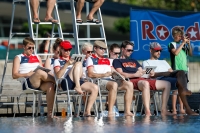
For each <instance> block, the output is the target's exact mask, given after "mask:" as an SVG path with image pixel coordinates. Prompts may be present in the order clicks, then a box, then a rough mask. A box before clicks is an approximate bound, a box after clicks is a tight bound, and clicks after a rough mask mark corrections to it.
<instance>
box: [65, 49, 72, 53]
mask: <svg viewBox="0 0 200 133" xmlns="http://www.w3.org/2000/svg"><path fill="white" fill-rule="evenodd" d="M63 50H64V51H65V52H70V51H71V50H72V49H63Z"/></svg>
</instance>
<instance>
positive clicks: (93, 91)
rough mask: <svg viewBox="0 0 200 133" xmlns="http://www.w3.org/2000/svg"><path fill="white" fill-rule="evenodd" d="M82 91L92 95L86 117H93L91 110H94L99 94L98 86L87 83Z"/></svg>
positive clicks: (83, 85) (82, 87)
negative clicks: (93, 106)
mask: <svg viewBox="0 0 200 133" xmlns="http://www.w3.org/2000/svg"><path fill="white" fill-rule="evenodd" d="M81 89H82V90H84V91H86V92H89V93H90V97H89V99H88V103H87V108H86V112H85V114H84V115H91V108H92V105H93V104H94V102H95V100H96V98H97V94H98V86H97V85H95V84H93V83H91V82H85V83H84V84H82V85H81Z"/></svg>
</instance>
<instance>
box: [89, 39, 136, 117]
mask: <svg viewBox="0 0 200 133" xmlns="http://www.w3.org/2000/svg"><path fill="white" fill-rule="evenodd" d="M106 48H107V46H106V44H105V43H104V42H102V41H95V42H94V55H93V56H91V57H88V58H87V60H86V67H87V70H88V76H89V77H90V78H101V82H100V88H101V89H107V90H108V91H109V92H108V116H113V115H114V114H113V106H114V104H115V100H116V96H117V88H118V84H117V83H116V82H115V81H114V80H113V79H111V75H112V71H115V70H114V69H113V67H112V64H111V62H110V60H109V59H107V58H104V57H103V55H104V53H105V51H106ZM119 89H121V90H126V94H125V98H124V100H125V103H126V107H125V108H126V109H125V112H124V113H125V115H130V116H132V115H133V114H132V113H131V111H130V107H131V102H132V97H133V86H132V84H131V83H129V82H126V81H124V82H122V83H120V86H119Z"/></svg>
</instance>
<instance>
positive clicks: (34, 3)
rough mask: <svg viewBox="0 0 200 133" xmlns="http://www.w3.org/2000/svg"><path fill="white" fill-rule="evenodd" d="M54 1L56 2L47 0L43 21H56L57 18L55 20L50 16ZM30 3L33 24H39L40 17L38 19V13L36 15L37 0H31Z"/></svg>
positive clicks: (55, 22)
mask: <svg viewBox="0 0 200 133" xmlns="http://www.w3.org/2000/svg"><path fill="white" fill-rule="evenodd" d="M55 3H56V0H48V1H47V11H46V16H45V19H44V21H45V22H52V23H54V24H57V23H58V20H55V19H54V18H53V17H52V16H51V14H52V11H53V9H54V6H55ZM30 5H31V8H32V12H33V22H34V23H35V24H39V23H40V19H39V15H38V7H39V0H31V1H30Z"/></svg>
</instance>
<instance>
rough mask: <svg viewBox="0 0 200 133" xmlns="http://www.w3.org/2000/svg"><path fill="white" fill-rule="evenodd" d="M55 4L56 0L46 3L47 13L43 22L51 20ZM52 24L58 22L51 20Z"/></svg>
mask: <svg viewBox="0 0 200 133" xmlns="http://www.w3.org/2000/svg"><path fill="white" fill-rule="evenodd" d="M55 3H56V0H48V1H47V12H46V17H45V20H46V21H47V20H49V19H50V18H52V16H51V14H52V11H53V9H54V6H55ZM52 21H53V22H55V23H56V22H58V20H52Z"/></svg>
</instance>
